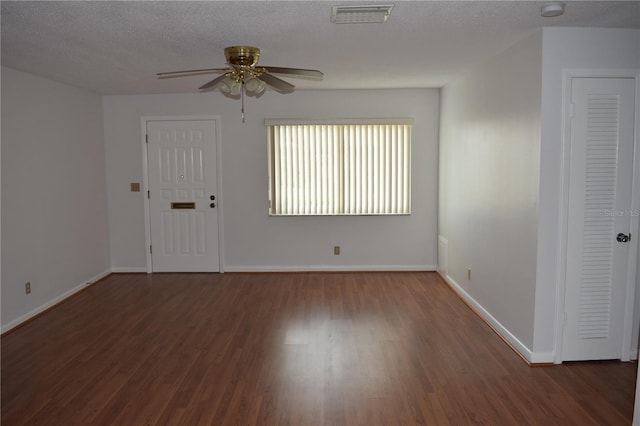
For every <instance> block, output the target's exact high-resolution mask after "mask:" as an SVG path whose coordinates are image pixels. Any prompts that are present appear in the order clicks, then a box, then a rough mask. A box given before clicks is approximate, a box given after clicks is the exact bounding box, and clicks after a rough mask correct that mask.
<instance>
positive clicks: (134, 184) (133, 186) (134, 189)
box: [131, 182, 140, 192]
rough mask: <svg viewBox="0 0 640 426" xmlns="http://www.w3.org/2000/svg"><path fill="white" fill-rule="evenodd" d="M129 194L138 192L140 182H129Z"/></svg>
mask: <svg viewBox="0 0 640 426" xmlns="http://www.w3.org/2000/svg"><path fill="white" fill-rule="evenodd" d="M131 192H140V182H131Z"/></svg>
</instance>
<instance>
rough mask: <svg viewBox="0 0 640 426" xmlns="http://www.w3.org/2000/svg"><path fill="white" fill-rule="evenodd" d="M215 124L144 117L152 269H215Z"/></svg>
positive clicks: (202, 121)
mask: <svg viewBox="0 0 640 426" xmlns="http://www.w3.org/2000/svg"><path fill="white" fill-rule="evenodd" d="M215 126H216V122H215V121H213V120H199V121H148V122H147V160H148V165H149V180H148V182H149V191H150V192H149V217H150V226H151V232H150V234H151V248H150V249H151V262H152V269H153V271H154V272H219V271H220V261H219V249H218V200H217V198H216V188H217V184H216V146H217V143H216V142H217V141H216V127H215Z"/></svg>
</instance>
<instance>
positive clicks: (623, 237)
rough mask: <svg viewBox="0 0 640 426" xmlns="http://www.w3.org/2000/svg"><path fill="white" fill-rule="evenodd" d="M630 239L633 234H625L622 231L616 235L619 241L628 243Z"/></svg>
mask: <svg viewBox="0 0 640 426" xmlns="http://www.w3.org/2000/svg"><path fill="white" fill-rule="evenodd" d="M630 239H631V235H627V234H623V233H622V232H621V233H619V234H618V236H617V237H616V240H618V242H619V243H628V242H629V240H630Z"/></svg>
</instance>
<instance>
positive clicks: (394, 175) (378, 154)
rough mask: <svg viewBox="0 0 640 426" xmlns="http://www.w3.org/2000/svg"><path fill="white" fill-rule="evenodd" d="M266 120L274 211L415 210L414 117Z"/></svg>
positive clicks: (383, 212) (393, 212)
mask: <svg viewBox="0 0 640 426" xmlns="http://www.w3.org/2000/svg"><path fill="white" fill-rule="evenodd" d="M265 124H266V125H267V128H268V143H269V214H270V215H272V216H300V215H404V214H410V213H411V126H412V124H413V120H412V119H384V120H382V119H381V120H358V121H353V120H349V121H345V122H331V123H325V122H309V121H305V122H301V121H293V120H286V121H285V120H266V121H265Z"/></svg>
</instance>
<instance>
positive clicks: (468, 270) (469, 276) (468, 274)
mask: <svg viewBox="0 0 640 426" xmlns="http://www.w3.org/2000/svg"><path fill="white" fill-rule="evenodd" d="M467 280H469V281H471V269H467Z"/></svg>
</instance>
